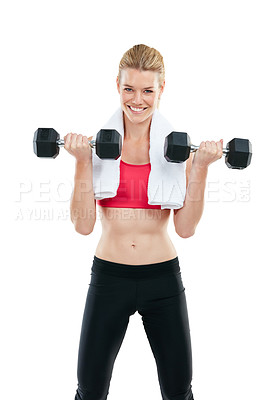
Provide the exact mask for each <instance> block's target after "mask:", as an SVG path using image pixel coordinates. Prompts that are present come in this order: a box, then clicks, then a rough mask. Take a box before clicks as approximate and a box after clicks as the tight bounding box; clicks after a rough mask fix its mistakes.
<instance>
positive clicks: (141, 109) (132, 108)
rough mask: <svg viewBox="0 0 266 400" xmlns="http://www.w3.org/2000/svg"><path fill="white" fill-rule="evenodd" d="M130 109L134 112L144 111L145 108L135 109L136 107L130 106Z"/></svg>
mask: <svg viewBox="0 0 266 400" xmlns="http://www.w3.org/2000/svg"><path fill="white" fill-rule="evenodd" d="M129 107H130V108H131V110H133V111H143V110H144V108H134V107H131V106H129Z"/></svg>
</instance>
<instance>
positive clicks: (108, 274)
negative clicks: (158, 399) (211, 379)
mask: <svg viewBox="0 0 266 400" xmlns="http://www.w3.org/2000/svg"><path fill="white" fill-rule="evenodd" d="M136 311H138V313H139V314H140V315H141V316H142V321H143V325H144V329H145V332H146V335H147V338H148V340H149V343H150V346H151V350H152V352H153V355H154V357H155V361H156V365H157V371H158V380H159V384H160V389H161V394H162V398H163V400H193V394H192V390H191V387H192V386H191V380H192V352H191V341H190V328H189V320H188V314H187V303H186V296H185V288H184V286H183V283H182V279H181V272H180V267H179V262H178V257H176V258H173V259H171V260H168V261H164V262H159V263H155V264H142V265H129V264H119V263H115V262H110V261H107V260H103V259H100V258H98V257H96V256H94V260H93V265H92V268H91V281H90V284H89V289H88V293H87V299H86V304H85V310H84V315H83V321H82V328H81V335H80V343H79V354H78V369H77V376H78V388H77V391H76V396H75V400H106V398H107V395H108V393H109V386H110V381H111V377H112V370H113V366H114V362H115V359H116V356H117V354H118V351H119V349H120V346H121V344H122V341H123V339H124V336H125V333H126V330H127V326H128V322H129V317H130V316H131V315H133V314H134V313H135V312H136Z"/></svg>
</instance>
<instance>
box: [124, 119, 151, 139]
mask: <svg viewBox="0 0 266 400" xmlns="http://www.w3.org/2000/svg"><path fill="white" fill-rule="evenodd" d="M123 120H124V140H130V141H132V142H145V141H149V139H150V125H151V120H152V116H150V117H149V118H147V119H146V120H145V121H143V122H141V123H139V124H133V123H132V122H131V121H130V120H129V119H128V118H127V116H126V115H125V113H123Z"/></svg>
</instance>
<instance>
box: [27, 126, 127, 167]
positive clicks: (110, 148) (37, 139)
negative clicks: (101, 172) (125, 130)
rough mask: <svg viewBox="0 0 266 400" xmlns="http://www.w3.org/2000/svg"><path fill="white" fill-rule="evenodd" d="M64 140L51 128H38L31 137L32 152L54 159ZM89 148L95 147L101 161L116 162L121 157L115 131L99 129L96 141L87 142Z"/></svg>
mask: <svg viewBox="0 0 266 400" xmlns="http://www.w3.org/2000/svg"><path fill="white" fill-rule="evenodd" d="M64 145H65V142H64V139H60V135H59V133H57V132H56V130H55V129H53V128H38V129H37V131H36V132H35V133H34V137H33V150H34V153H35V154H36V155H37V156H38V157H48V158H55V157H57V156H58V154H59V148H60V147H62V146H64ZM89 145H90V146H91V148H94V147H96V154H97V156H98V157H99V158H101V159H114V160H117V159H118V157H120V155H121V150H122V136H121V135H120V134H119V133H118V132H117V131H116V130H115V129H101V130H100V131H99V132H98V133H97V135H96V140H89Z"/></svg>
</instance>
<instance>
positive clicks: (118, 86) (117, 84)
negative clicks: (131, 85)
mask: <svg viewBox="0 0 266 400" xmlns="http://www.w3.org/2000/svg"><path fill="white" fill-rule="evenodd" d="M116 86H117V90H118V93H119V94H120V85H119V80H118V76H117V77H116Z"/></svg>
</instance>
